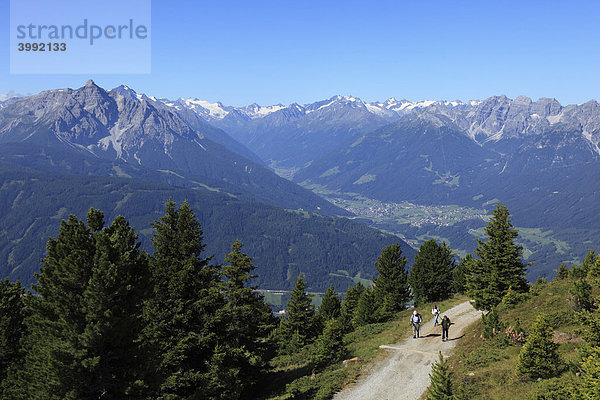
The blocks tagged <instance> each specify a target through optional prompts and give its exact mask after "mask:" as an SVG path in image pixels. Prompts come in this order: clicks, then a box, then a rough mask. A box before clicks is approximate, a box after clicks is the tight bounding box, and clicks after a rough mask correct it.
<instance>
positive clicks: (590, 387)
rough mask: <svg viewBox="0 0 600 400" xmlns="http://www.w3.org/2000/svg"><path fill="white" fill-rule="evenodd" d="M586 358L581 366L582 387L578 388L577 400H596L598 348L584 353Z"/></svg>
mask: <svg viewBox="0 0 600 400" xmlns="http://www.w3.org/2000/svg"><path fill="white" fill-rule="evenodd" d="M586 353H587V354H586V357H585V359H584V361H583V363H582V364H581V369H582V370H583V372H584V374H583V385H581V386H582V387H581V388H580V393H579V396H578V397H579V398H582V399H585V400H597V399H598V398H600V393H598V390H599V388H600V347H592V348H590V349H589V350H588V351H587V352H586Z"/></svg>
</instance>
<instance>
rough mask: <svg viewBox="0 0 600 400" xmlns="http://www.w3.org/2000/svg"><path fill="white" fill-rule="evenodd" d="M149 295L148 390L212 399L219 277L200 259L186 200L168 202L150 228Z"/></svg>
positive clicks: (160, 394)
mask: <svg viewBox="0 0 600 400" xmlns="http://www.w3.org/2000/svg"><path fill="white" fill-rule="evenodd" d="M152 226H153V227H154V229H155V230H156V233H155V234H154V236H153V238H152V245H153V246H154V250H155V251H154V254H153V255H152V258H151V262H150V267H151V273H152V277H151V279H152V295H151V299H150V300H149V301H148V302H147V304H146V308H145V313H144V316H145V321H146V323H147V327H146V331H145V340H146V343H148V345H149V347H150V351H151V352H152V354H153V362H152V364H151V365H152V368H153V373H154V381H153V382H152V383H153V386H152V390H153V392H154V393H155V396H156V397H157V398H159V399H182V398H206V397H210V392H209V390H210V388H211V385H210V380H211V373H210V371H209V365H210V362H211V360H212V359H213V358H214V357H216V356H215V352H216V351H217V350H218V348H217V345H218V340H219V334H220V332H219V330H218V329H219V328H220V325H219V323H218V320H217V318H216V316H217V311H218V310H219V309H220V308H222V307H223V306H224V303H225V299H224V296H223V294H222V290H221V276H220V274H219V272H218V269H217V268H216V267H214V266H210V265H209V261H210V258H202V257H201V253H202V251H203V250H204V244H203V243H202V230H201V229H200V224H199V222H198V221H197V220H196V217H195V215H194V213H193V211H192V209H191V207H190V206H189V204H188V203H187V202H184V203H183V204H182V206H181V207H180V208H179V209H176V208H175V203H174V202H173V201H169V202H168V203H167V206H166V211H165V215H164V216H163V217H161V218H160V219H159V220H158V221H156V222H154V223H153V224H152Z"/></svg>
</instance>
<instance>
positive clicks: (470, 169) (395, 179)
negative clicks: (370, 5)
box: [164, 95, 600, 279]
mask: <svg viewBox="0 0 600 400" xmlns="http://www.w3.org/2000/svg"><path fill="white" fill-rule="evenodd" d="M164 103H165V104H166V105H167V106H169V107H172V108H175V109H188V110H192V111H194V112H195V113H196V114H197V115H198V116H200V117H201V118H203V119H204V120H205V121H206V122H207V123H210V124H211V125H213V126H216V127H219V128H221V129H223V130H225V131H226V132H228V133H229V134H231V136H232V137H234V138H235V139H236V140H237V141H239V142H240V143H241V144H243V145H245V146H247V147H248V148H249V149H250V150H252V151H253V152H255V153H256V154H257V155H258V156H260V157H261V158H262V159H263V160H265V162H266V163H267V164H268V165H270V166H271V167H272V168H274V169H275V171H277V172H278V173H279V174H280V175H282V176H285V177H287V178H288V179H291V180H293V181H294V182H297V183H299V184H301V185H302V186H305V187H307V188H311V189H313V190H315V192H318V193H320V194H321V195H324V196H325V197H326V198H328V199H329V200H331V201H333V202H334V203H336V204H338V205H340V206H343V207H345V208H346V209H348V210H350V211H352V212H355V213H358V214H359V215H360V216H362V217H366V218H367V219H369V220H370V221H371V223H373V224H374V225H376V226H378V227H380V228H382V229H386V230H389V231H393V232H395V233H397V234H401V235H404V236H405V237H406V238H407V239H411V240H412V242H413V244H416V245H418V243H419V242H422V240H423V239H424V238H425V237H436V238H439V239H441V240H443V239H445V240H447V241H449V242H451V244H452V245H453V246H455V248H457V249H459V250H460V251H461V253H462V254H464V253H466V252H470V251H472V250H473V248H474V246H475V245H476V240H475V239H477V238H481V234H482V229H481V228H482V226H483V225H484V223H485V218H481V215H482V214H486V213H489V210H490V208H491V207H493V205H494V204H495V203H496V202H498V201H500V202H503V203H506V204H507V205H508V206H509V210H510V211H511V212H512V213H513V216H514V221H515V224H516V225H518V226H520V227H522V228H523V229H522V239H521V240H522V243H523V245H524V246H525V247H526V251H525V256H526V258H527V259H528V261H535V264H534V265H533V266H532V267H531V268H530V275H529V277H530V278H532V279H535V277H536V276H538V275H542V276H545V275H552V273H553V270H554V269H556V268H557V267H558V264H560V262H563V261H564V262H576V261H578V260H579V259H580V258H581V257H583V255H584V254H585V253H586V252H587V250H589V248H591V247H593V245H594V244H595V243H597V242H598V241H599V240H600V234H599V231H598V230H597V229H596V227H595V226H594V223H593V222H592V221H594V220H595V216H596V215H598V213H599V212H600V208H599V204H600V202H598V191H599V190H600V186H599V183H598V182H599V180H598V179H597V177H598V173H599V172H600V169H599V168H600V162H599V161H600V159H599V157H600V148H599V142H600V107H599V104H598V102H596V101H595V100H591V101H588V102H586V103H584V104H576V105H567V106H563V105H561V104H560V103H559V102H558V101H557V100H555V99H549V98H541V99H539V100H537V101H533V100H531V99H530V98H528V97H525V96H519V97H517V98H515V99H510V98H508V97H506V96H504V95H502V96H494V97H490V98H488V99H485V100H473V101H468V102H461V101H420V102H410V101H407V100H399V101H398V100H395V99H389V100H387V101H384V102H372V103H367V102H364V101H362V100H360V99H359V98H356V97H353V96H334V97H332V98H330V99H327V100H323V101H318V102H315V103H312V104H305V105H298V104H291V105H288V106H283V105H276V106H267V107H262V106H258V105H256V104H254V105H251V106H247V107H238V108H235V107H228V106H223V105H222V104H221V103H209V102H205V101H201V100H197V99H179V100H177V101H164ZM369 202H371V203H373V202H375V203H376V204H377V207H379V208H381V210H380V212H375V211H373V210H372V209H373V206H372V205H371V206H368V204H370V203H369ZM405 202H408V205H407V204H404V203H405ZM357 203H361V204H357ZM428 206H433V207H434V208H435V207H437V210H433V211H432V212H434V213H435V212H441V211H440V210H442V209H443V207H446V206H455V207H458V208H459V209H460V210H461V211H460V213H462V214H464V215H463V216H462V217H461V218H457V220H456V221H455V222H453V223H452V224H450V225H448V223H447V221H441V223H427V220H428V219H427V218H421V220H420V222H417V223H416V222H415V218H416V217H415V218H412V219H410V218H409V219H408V220H407V218H404V214H405V212H404V211H405V209H406V208H407V207H408V208H411V207H412V208H413V209H418V208H419V207H428ZM403 207H404V211H402V210H401V211H402V212H401V213H400V214H402V216H399V215H398V213H397V212H395V211H394V210H397V209H398V208H403ZM413 211H414V210H412V211H411V212H412V213H413V214H418V212H413ZM403 213H404V214H403ZM409 214H410V212H409ZM473 215H475V216H476V217H474V218H471V217H470V216H473ZM429 219H431V218H429ZM423 221H425V222H423ZM409 241H410V240H409Z"/></svg>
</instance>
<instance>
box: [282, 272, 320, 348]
mask: <svg viewBox="0 0 600 400" xmlns="http://www.w3.org/2000/svg"><path fill="white" fill-rule="evenodd" d="M305 288H306V282H304V279H302V274H300V275H298V279H297V280H296V285H295V287H294V289H293V290H292V292H291V293H290V299H289V300H288V302H287V305H286V308H287V314H286V316H285V317H284V318H283V319H282V320H281V323H280V324H279V330H278V336H279V342H280V344H281V347H282V348H283V349H285V348H286V347H288V346H287V345H288V344H289V341H290V339H291V338H294V337H296V338H295V340H298V341H299V344H300V345H301V346H303V345H305V344H306V343H309V342H311V341H312V340H313V339H314V338H315V337H316V336H317V332H316V329H315V308H314V306H313V305H312V304H311V300H310V297H308V294H307V293H306V291H305ZM287 350H293V349H291V348H288V349H287ZM284 351H285V350H284Z"/></svg>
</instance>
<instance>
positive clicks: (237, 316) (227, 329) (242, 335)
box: [211, 240, 276, 399]
mask: <svg viewBox="0 0 600 400" xmlns="http://www.w3.org/2000/svg"><path fill="white" fill-rule="evenodd" d="M225 261H226V262H227V263H228V264H227V265H225V266H224V267H223V275H224V277H225V278H226V281H225V282H224V283H223V286H224V295H225V300H226V304H225V306H224V307H223V308H222V309H221V310H220V311H219V315H220V316H221V319H222V321H223V324H224V329H223V331H224V334H223V335H222V336H221V338H220V339H221V340H220V341H221V342H222V344H221V345H220V347H218V348H216V349H215V355H214V356H213V358H214V359H215V360H216V361H218V365H220V366H221V367H220V368H221V369H220V370H218V369H215V368H216V367H215V366H214V365H213V366H211V368H212V373H213V374H217V376H220V377H221V378H220V379H216V380H217V381H219V382H225V381H228V382H229V383H230V384H231V385H229V386H230V387H236V388H238V389H239V390H240V393H243V392H244V391H246V390H247V389H248V388H249V387H251V386H252V385H254V384H255V383H256V382H257V381H258V379H259V377H260V375H261V374H262V373H264V372H265V370H266V369H267V368H268V362H269V360H270V359H271V358H272V356H273V355H274V354H273V352H272V347H273V345H274V343H272V342H271V341H270V340H268V338H269V335H270V333H271V331H272V330H273V329H275V322H276V321H275V317H274V316H273V313H272V312H271V309H270V307H269V306H268V305H267V304H266V303H265V301H264V297H263V296H262V295H261V294H259V293H257V292H255V291H254V290H255V289H256V287H253V286H247V284H248V281H249V280H250V279H252V278H255V277H256V275H252V271H254V270H255V269H256V266H254V265H253V263H252V259H251V258H250V257H248V256H247V255H246V254H244V253H243V252H242V243H241V242H240V241H239V240H236V241H235V242H234V243H233V244H232V245H231V252H230V253H229V254H227V255H226V256H225ZM223 377H227V379H226V380H224V378H223ZM214 380H215V379H213V381H214ZM214 392H215V393H219V396H220V397H221V398H227V399H233V398H236V397H233V394H232V393H229V392H228V390H224V389H222V388H221V389H219V388H218V387H215V388H214ZM225 395H226V397H223V396H225Z"/></svg>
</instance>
